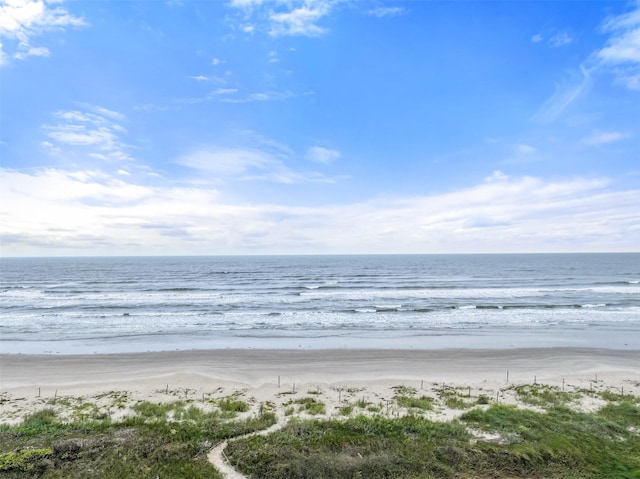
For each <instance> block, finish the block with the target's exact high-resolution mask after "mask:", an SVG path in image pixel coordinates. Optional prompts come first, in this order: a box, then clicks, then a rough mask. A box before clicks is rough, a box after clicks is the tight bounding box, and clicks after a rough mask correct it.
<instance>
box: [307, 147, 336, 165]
mask: <svg viewBox="0 0 640 479" xmlns="http://www.w3.org/2000/svg"><path fill="white" fill-rule="evenodd" d="M340 156H341V154H340V152H339V151H338V150H330V149H329V148H324V147H322V146H312V147H311V148H308V149H307V154H306V158H307V160H309V161H313V162H315V163H333V162H334V161H336V160H337V159H339V158H340Z"/></svg>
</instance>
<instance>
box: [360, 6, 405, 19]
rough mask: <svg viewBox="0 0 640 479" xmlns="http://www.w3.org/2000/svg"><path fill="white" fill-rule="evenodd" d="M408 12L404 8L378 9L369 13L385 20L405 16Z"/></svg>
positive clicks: (373, 9) (368, 12)
mask: <svg viewBox="0 0 640 479" xmlns="http://www.w3.org/2000/svg"><path fill="white" fill-rule="evenodd" d="M406 13H408V10H407V9H406V8H403V7H377V8H372V9H371V10H369V11H367V14H368V15H371V16H374V17H378V18H383V17H397V16H399V15H405V14H406Z"/></svg>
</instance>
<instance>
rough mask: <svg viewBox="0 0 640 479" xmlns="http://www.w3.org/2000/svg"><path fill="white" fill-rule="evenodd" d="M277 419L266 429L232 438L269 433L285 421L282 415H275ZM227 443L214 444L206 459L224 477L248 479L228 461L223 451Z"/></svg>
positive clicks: (284, 423)
mask: <svg viewBox="0 0 640 479" xmlns="http://www.w3.org/2000/svg"><path fill="white" fill-rule="evenodd" d="M276 417H277V418H278V421H277V422H276V423H275V424H274V425H273V426H270V427H268V428H267V429H263V430H262V431H256V432H252V433H249V434H245V435H244V436H239V437H235V438H233V439H232V440H233V441H235V440H238V439H244V438H247V437H251V436H266V435H267V434H271V433H272V432H275V431H278V430H280V429H282V428H283V427H284V426H285V425H286V422H285V420H284V418H283V417H282V416H279V415H277V416H276ZM228 445H229V441H222V442H221V443H219V444H218V445H216V446H215V447H214V448H213V449H211V451H209V454H207V459H208V460H209V462H210V463H211V464H213V465H214V466H215V467H216V469H218V471H220V472H221V473H222V476H223V477H224V478H226V479H248V478H247V476H245V475H244V474H241V473H240V472H238V471H237V470H236V469H235V468H234V467H233V466H232V465H231V463H230V462H229V458H228V457H227V455H226V454H225V453H224V450H225V449H226V448H227V446H228Z"/></svg>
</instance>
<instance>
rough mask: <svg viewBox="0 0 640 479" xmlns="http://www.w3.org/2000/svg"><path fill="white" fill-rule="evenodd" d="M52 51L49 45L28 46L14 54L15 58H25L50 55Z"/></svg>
mask: <svg viewBox="0 0 640 479" xmlns="http://www.w3.org/2000/svg"><path fill="white" fill-rule="evenodd" d="M49 56H51V52H50V51H49V49H48V48H47V47H28V48H26V49H23V50H22V51H19V52H17V53H16V54H14V55H13V58H17V59H18V60H24V59H25V58H27V57H49Z"/></svg>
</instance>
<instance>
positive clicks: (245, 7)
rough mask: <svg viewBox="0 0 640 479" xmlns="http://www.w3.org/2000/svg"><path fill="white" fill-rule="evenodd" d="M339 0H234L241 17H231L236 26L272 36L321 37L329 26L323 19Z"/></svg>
mask: <svg viewBox="0 0 640 479" xmlns="http://www.w3.org/2000/svg"><path fill="white" fill-rule="evenodd" d="M336 3H338V1H337V0H286V1H283V0H265V1H260V0H232V1H231V3H230V4H229V6H230V7H233V8H236V9H237V10H239V11H240V15H239V19H232V18H229V19H228V21H230V22H232V25H233V28H234V29H239V30H241V31H243V32H245V33H249V34H253V33H254V32H255V31H256V30H257V29H260V30H262V31H266V32H268V33H269V34H270V35H271V36H274V37H280V36H308V37H317V36H321V35H323V34H324V33H326V31H327V29H326V28H325V27H323V26H321V25H320V24H319V22H320V21H321V20H322V19H323V18H324V17H326V16H327V15H329V13H330V12H331V10H332V8H333V6H334V5H335V4H336Z"/></svg>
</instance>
